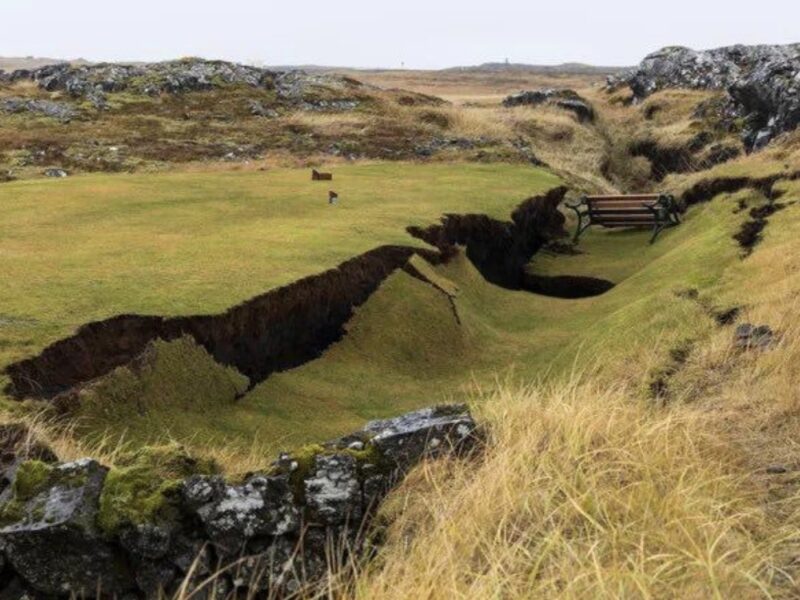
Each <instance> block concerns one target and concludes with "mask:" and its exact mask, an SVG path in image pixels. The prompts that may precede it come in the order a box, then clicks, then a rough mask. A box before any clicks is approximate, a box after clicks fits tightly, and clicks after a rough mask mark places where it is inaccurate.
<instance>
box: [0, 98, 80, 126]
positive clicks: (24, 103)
mask: <svg viewBox="0 0 800 600" xmlns="http://www.w3.org/2000/svg"><path fill="white" fill-rule="evenodd" d="M0 110H2V111H4V112H7V113H26V112H27V113H31V114H35V115H41V116H45V117H50V118H53V119H57V120H59V121H61V122H63V123H69V122H70V121H71V120H72V119H73V118H75V115H76V111H75V109H74V108H73V107H72V106H70V105H69V104H65V103H63V102H55V101H52V100H29V99H25V98H6V99H5V100H3V101H0Z"/></svg>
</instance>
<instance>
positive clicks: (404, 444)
mask: <svg viewBox="0 0 800 600" xmlns="http://www.w3.org/2000/svg"><path fill="white" fill-rule="evenodd" d="M0 433H2V432H0ZM6 433H7V434H8V435H6V438H8V439H9V440H12V442H13V441H14V440H16V441H17V442H18V441H19V440H18V439H16V438H18V437H19V435H18V432H15V431H11V430H9V431H7V432H6ZM14 436H16V438H15V437H14ZM478 437H479V436H478V429H477V426H476V424H475V422H474V420H473V419H472V417H471V416H470V414H469V412H468V410H467V408H466V407H465V406H463V405H450V406H439V407H434V408H427V409H423V410H419V411H416V412H412V413H409V414H406V415H404V416H402V417H399V418H395V419H388V420H384V421H373V422H371V423H369V424H368V425H367V426H366V427H365V428H364V429H362V430H360V431H357V432H355V433H353V434H351V435H348V436H345V437H342V438H340V439H337V440H334V441H331V442H328V443H326V444H323V445H316V446H310V447H307V448H304V449H302V450H300V451H298V452H295V453H285V454H282V455H281V456H280V458H279V459H278V460H277V461H276V462H275V463H273V465H272V466H271V467H270V468H268V469H266V470H265V471H263V472H259V473H256V474H252V475H250V476H248V477H246V478H245V479H244V481H242V482H240V483H228V482H226V481H225V480H224V479H223V478H222V477H221V476H219V475H214V474H209V473H208V468H207V467H202V468H201V465H200V463H198V462H197V461H193V460H192V459H191V458H189V457H187V456H185V455H183V454H181V451H180V449H178V450H175V449H173V450H172V453H171V454H170V453H167V452H159V451H142V452H143V454H142V455H141V456H139V457H138V458H136V459H135V460H134V461H133V462H129V463H125V464H122V465H120V464H117V465H116V466H115V467H113V468H107V467H105V466H102V465H100V464H99V463H97V462H96V461H93V460H91V459H83V460H79V461H75V462H69V463H56V462H54V460H53V459H54V457H53V456H52V454H48V453H47V452H45V451H40V452H39V453H38V454H32V455H26V457H25V458H26V459H25V460H23V458H22V457H23V455H22V454H19V456H20V459H19V460H16V457H17V455H18V453H21V452H22V450H21V448H20V447H19V444H16V445H15V444H13V443H12V444H9V443H6V444H4V446H8V448H6V450H7V452H6V453H5V454H6V458H5V462H4V464H3V469H2V475H3V478H4V481H6V482H7V483H6V490H5V492H4V494H3V496H2V497H0V503H1V504H0V524H1V525H2V529H0V549H2V554H0V565H4V566H0V571H2V573H0V582H2V583H3V585H4V589H3V590H2V591H0V595H4V594H6V593H11V592H13V593H15V594H17V596H16V597H22V594H24V593H28V597H39V596H47V597H69V596H73V597H74V596H79V597H81V596H84V595H88V596H94V595H96V594H97V593H98V590H99V592H100V595H102V596H103V597H106V596H107V597H112V596H117V597H120V596H123V595H126V594H132V595H133V597H147V598H151V597H157V596H158V594H159V593H161V592H164V593H166V594H169V595H170V597H171V595H172V594H173V593H174V592H175V591H176V589H177V588H178V586H179V585H181V583H182V582H186V581H188V582H189V583H188V589H189V591H192V590H193V589H196V588H197V587H198V584H199V582H201V581H202V580H204V579H206V578H208V577H209V575H211V574H212V573H217V572H219V573H220V574H219V575H218V576H217V577H216V578H215V582H214V586H215V590H216V591H217V592H222V596H225V595H227V594H228V593H230V592H231V591H233V590H237V591H238V592H240V593H241V594H242V595H243V596H247V597H250V596H249V595H248V594H255V593H259V592H264V593H266V594H273V595H280V594H284V593H286V592H293V591H296V590H297V589H299V588H300V587H303V586H306V585H314V584H316V583H319V582H320V581H321V580H322V579H323V578H324V576H325V575H326V573H327V572H328V570H329V568H331V567H333V565H335V564H343V563H342V562H341V561H342V560H343V559H346V558H347V556H348V555H351V553H353V552H358V551H359V550H361V549H363V547H364V545H365V543H366V532H368V528H367V527H366V525H367V523H368V521H369V518H370V516H371V515H372V514H373V513H374V509H375V508H376V506H377V504H378V503H379V502H380V500H381V499H382V498H383V497H384V496H385V494H386V493H387V492H388V490H389V489H390V488H391V487H392V486H393V485H394V484H396V483H397V481H398V480H399V479H400V478H401V477H402V476H403V474H404V473H405V472H406V471H408V469H410V468H411V467H413V466H414V465H415V464H417V463H418V462H419V461H420V460H422V459H424V458H428V457H436V456H440V455H443V454H446V453H454V452H455V453H460V452H465V451H468V450H470V449H472V448H474V447H475V442H476V440H477V439H478ZM9 451H10V453H11V454H10V456H11V457H10V458H9ZM148 452H149V453H148ZM30 457H35V458H36V459H35V460H30V459H28V458H30ZM192 471H200V472H199V473H197V474H193V475H190V473H191V472H192ZM204 473H205V474H204ZM331 552H333V553H334V555H333V556H332V555H331ZM336 554H338V556H337V555H336ZM337 561H338V562H337ZM210 591H211V590H210V586H209V587H208V588H206V589H203V590H200V591H199V593H200V594H201V597H212V595H211V594H210ZM3 597H5V596H3ZM270 597H273V596H272V595H271V596H270Z"/></svg>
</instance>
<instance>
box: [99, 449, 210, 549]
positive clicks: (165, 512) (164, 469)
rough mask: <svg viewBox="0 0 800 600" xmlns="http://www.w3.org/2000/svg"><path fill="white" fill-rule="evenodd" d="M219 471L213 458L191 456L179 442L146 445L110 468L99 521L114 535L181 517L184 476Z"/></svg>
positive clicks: (102, 497)
mask: <svg viewBox="0 0 800 600" xmlns="http://www.w3.org/2000/svg"><path fill="white" fill-rule="evenodd" d="M218 471H219V469H218V467H217V465H216V464H215V463H214V462H213V461H208V460H198V459H196V458H194V457H192V456H189V455H188V454H187V453H186V451H185V450H184V449H183V448H182V447H181V446H179V445H177V444H170V445H166V446H156V447H147V448H143V449H141V450H139V451H138V452H136V453H135V454H133V455H132V456H130V457H129V458H127V459H124V460H123V461H121V462H120V464H118V465H117V466H116V467H114V468H112V469H111V470H110V471H109V473H108V475H107V476H106V480H105V484H104V486H103V492H102V494H101V495H100V510H99V512H98V515H97V523H98V525H99V526H100V529H101V530H102V531H103V532H105V533H106V534H108V535H114V534H116V533H119V531H120V530H121V529H123V528H124V527H126V526H133V525H142V524H145V523H169V522H172V521H175V520H176V519H178V518H179V517H180V513H179V510H178V506H177V500H178V495H177V492H178V490H179V488H180V485H181V483H182V482H183V480H184V479H185V478H187V477H189V476H191V475H195V474H203V475H211V474H214V473H217V472H218Z"/></svg>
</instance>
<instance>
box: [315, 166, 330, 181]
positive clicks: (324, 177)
mask: <svg viewBox="0 0 800 600" xmlns="http://www.w3.org/2000/svg"><path fill="white" fill-rule="evenodd" d="M332 180H333V173H320V172H319V171H317V170H316V169H311V181H332Z"/></svg>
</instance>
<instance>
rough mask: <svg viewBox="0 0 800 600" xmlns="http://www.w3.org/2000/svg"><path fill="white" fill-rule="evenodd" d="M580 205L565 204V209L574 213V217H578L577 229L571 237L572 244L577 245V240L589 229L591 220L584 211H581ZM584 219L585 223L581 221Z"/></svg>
mask: <svg viewBox="0 0 800 600" xmlns="http://www.w3.org/2000/svg"><path fill="white" fill-rule="evenodd" d="M581 206H582V204H567V205H566V207H567V208H571V209H572V210H574V211H575V216H577V217H578V227H577V228H576V229H575V235H574V236H572V243H573V244H577V243H578V238H579V237H581V234H582V233H583V232H584V231H586V230H587V229H589V226H590V225H591V224H592V219H591V218H590V217H589V213H588V212H586V211H581V210H580V208H581ZM584 219H586V223H584V222H583V220H584Z"/></svg>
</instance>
